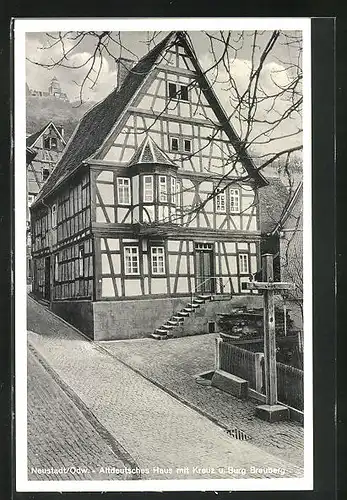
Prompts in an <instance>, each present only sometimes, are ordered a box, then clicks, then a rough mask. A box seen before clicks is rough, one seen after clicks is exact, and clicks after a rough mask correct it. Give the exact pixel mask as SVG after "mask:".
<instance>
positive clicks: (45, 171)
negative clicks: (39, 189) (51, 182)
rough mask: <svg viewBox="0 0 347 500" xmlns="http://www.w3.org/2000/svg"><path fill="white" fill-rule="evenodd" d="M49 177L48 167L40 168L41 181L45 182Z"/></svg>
mask: <svg viewBox="0 0 347 500" xmlns="http://www.w3.org/2000/svg"><path fill="white" fill-rule="evenodd" d="M48 177H49V169H48V168H44V169H43V170H42V180H43V182H45V181H46V180H47V179H48Z"/></svg>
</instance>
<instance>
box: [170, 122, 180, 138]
mask: <svg viewBox="0 0 347 500" xmlns="http://www.w3.org/2000/svg"><path fill="white" fill-rule="evenodd" d="M167 126H168V131H169V134H172V135H175V134H179V132H180V126H179V123H178V122H171V121H170V122H167Z"/></svg>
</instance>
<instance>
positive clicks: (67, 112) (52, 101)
mask: <svg viewBox="0 0 347 500" xmlns="http://www.w3.org/2000/svg"><path fill="white" fill-rule="evenodd" d="M94 104H95V103H94V102H88V103H84V104H82V105H81V106H78V103H76V102H67V101H63V100H61V99H56V98H54V97H32V96H27V98H26V127H27V130H26V132H27V134H32V133H34V132H36V131H37V130H39V129H40V128H42V127H43V126H44V125H45V124H46V123H47V122H49V121H53V122H54V124H55V125H62V126H63V127H64V131H65V140H68V139H69V138H70V136H71V134H72V133H73V131H74V129H75V127H76V125H77V123H78V121H79V120H80V119H81V118H82V116H83V115H84V113H85V112H86V111H87V110H88V109H89V108H90V107H91V106H93V105H94Z"/></svg>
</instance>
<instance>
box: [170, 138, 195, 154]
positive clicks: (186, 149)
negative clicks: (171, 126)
mask: <svg viewBox="0 0 347 500" xmlns="http://www.w3.org/2000/svg"><path fill="white" fill-rule="evenodd" d="M169 143H170V151H171V152H172V153H176V152H178V153H191V152H192V151H193V141H192V139H185V138H184V137H173V136H170V140H169Z"/></svg>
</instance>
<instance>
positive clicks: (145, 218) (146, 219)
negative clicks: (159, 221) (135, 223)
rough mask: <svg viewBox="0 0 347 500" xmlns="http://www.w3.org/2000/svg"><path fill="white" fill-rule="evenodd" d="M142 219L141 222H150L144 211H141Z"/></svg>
mask: <svg viewBox="0 0 347 500" xmlns="http://www.w3.org/2000/svg"><path fill="white" fill-rule="evenodd" d="M142 219H143V222H151V221H150V219H149V215H148V213H147V211H145V210H143V211H142Z"/></svg>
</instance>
